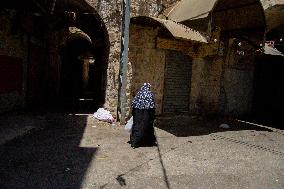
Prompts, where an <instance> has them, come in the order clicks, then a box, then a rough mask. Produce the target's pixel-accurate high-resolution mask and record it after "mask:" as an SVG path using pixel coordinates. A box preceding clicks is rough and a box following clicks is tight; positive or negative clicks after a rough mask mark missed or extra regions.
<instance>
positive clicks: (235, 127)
mask: <svg viewBox="0 0 284 189" xmlns="http://www.w3.org/2000/svg"><path fill="white" fill-rule="evenodd" d="M221 124H227V125H228V126H229V128H221V127H220V125H221ZM155 127H157V128H159V129H162V130H164V131H166V132H169V133H171V134H173V135H175V136H177V137H188V136H201V135H209V134H211V133H217V132H225V131H239V130H256V131H272V130H271V129H269V128H267V127H260V126H257V125H252V124H246V123H243V122H239V121H237V120H234V119H224V118H217V117H216V118H215V117H199V116H186V115H181V116H179V115H175V116H163V117H157V119H156V122H155Z"/></svg>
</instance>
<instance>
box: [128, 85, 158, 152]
mask: <svg viewBox="0 0 284 189" xmlns="http://www.w3.org/2000/svg"><path fill="white" fill-rule="evenodd" d="M150 87H151V85H150V84H149V83H144V85H143V86H142V87H141V89H140V90H139V91H138V93H137V94H136V96H135V97H134V99H133V101H132V116H133V126H132V131H131V135H130V143H131V147H132V148H138V147H140V146H153V145H155V142H156V137H155V135H154V126H153V124H154V120H155V100H154V94H153V93H152V92H151V90H150Z"/></svg>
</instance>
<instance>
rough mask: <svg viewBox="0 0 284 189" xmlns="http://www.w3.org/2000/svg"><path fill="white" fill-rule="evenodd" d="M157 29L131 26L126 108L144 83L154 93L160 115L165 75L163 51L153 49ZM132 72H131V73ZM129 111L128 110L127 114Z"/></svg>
mask: <svg viewBox="0 0 284 189" xmlns="http://www.w3.org/2000/svg"><path fill="white" fill-rule="evenodd" d="M157 32H158V31H157V29H153V28H151V27H149V28H144V27H139V26H135V25H132V26H131V30H130V45H129V50H130V52H129V68H130V69H129V73H130V75H129V76H130V77H129V78H128V81H130V82H129V84H130V86H131V87H128V89H129V90H130V91H129V90H128V91H127V99H128V108H129V106H130V103H131V100H132V98H133V97H134V96H135V94H136V93H137V91H138V90H139V89H140V87H141V86H142V85H143V83H145V82H149V83H150V84H151V90H152V91H153V92H154V93H155V100H156V110H157V114H161V113H162V104H163V94H164V74H165V55H166V51H165V50H159V49H156V48H155V39H156V36H157ZM131 71H132V72H131ZM129 111H130V109H128V112H129Z"/></svg>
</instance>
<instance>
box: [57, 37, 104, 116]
mask: <svg viewBox="0 0 284 189" xmlns="http://www.w3.org/2000/svg"><path fill="white" fill-rule="evenodd" d="M94 51H95V50H94V47H93V44H92V42H91V41H89V40H87V39H85V38H83V37H75V38H71V39H69V40H68V41H67V43H66V45H65V46H64V47H63V48H62V53H61V69H60V99H61V102H64V103H65V104H66V105H67V107H68V106H69V107H70V106H72V107H73V108H84V109H85V110H90V111H94V110H95V109H96V108H97V105H98V99H99V98H98V96H99V94H97V93H96V89H97V88H100V83H99V82H98V81H99V80H98V79H96V78H97V77H96V73H98V71H97V70H96V69H97V66H96V64H97V62H96V57H95V53H94Z"/></svg>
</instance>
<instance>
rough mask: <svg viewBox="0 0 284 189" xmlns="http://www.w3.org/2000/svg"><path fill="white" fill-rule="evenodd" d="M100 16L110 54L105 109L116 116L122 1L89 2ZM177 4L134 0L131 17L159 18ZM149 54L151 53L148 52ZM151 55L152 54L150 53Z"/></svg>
mask: <svg viewBox="0 0 284 189" xmlns="http://www.w3.org/2000/svg"><path fill="white" fill-rule="evenodd" d="M87 2H88V3H89V4H90V5H92V6H93V7H94V8H95V9H96V10H97V12H98V13H99V14H100V16H101V18H102V19H103V21H104V23H105V24H106V27H107V30H108V34H109V40H110V54H109V64H108V65H109V67H108V70H107V88H106V103H105V105H104V106H105V108H107V109H109V110H110V111H111V112H112V113H113V114H116V108H117V100H118V75H119V59H120V51H121V47H120V37H121V19H122V11H121V3H122V1H121V0H114V1H109V0H87ZM173 2H176V0H164V1H161V0H148V1H145V0H133V1H131V16H142V15H143V16H157V15H158V13H159V12H160V11H161V10H162V9H163V8H166V7H167V6H169V5H170V4H172V3H173ZM147 53H149V52H147ZM150 54H151V53H150Z"/></svg>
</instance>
